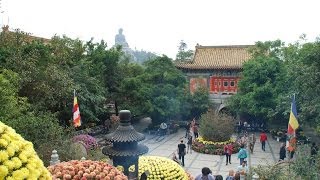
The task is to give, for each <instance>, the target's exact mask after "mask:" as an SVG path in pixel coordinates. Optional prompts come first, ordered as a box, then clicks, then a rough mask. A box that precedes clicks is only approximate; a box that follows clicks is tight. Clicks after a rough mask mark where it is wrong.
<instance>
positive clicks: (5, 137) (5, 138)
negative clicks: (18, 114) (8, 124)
mask: <svg viewBox="0 0 320 180" xmlns="http://www.w3.org/2000/svg"><path fill="white" fill-rule="evenodd" d="M1 138H2V139H4V140H6V141H7V142H9V143H10V142H11V138H10V136H9V135H8V134H3V135H2V136H1Z"/></svg>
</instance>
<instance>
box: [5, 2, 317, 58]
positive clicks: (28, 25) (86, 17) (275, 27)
mask: <svg viewBox="0 0 320 180" xmlns="http://www.w3.org/2000/svg"><path fill="white" fill-rule="evenodd" d="M1 6H2V7H1V10H2V11H4V12H3V13H1V14H0V15H1V18H0V20H1V22H0V24H1V25H3V24H8V19H9V25H10V27H11V28H19V29H21V30H23V31H26V32H30V33H32V34H33V35H36V36H41V37H46V38H50V37H52V36H53V35H54V34H57V35H62V34H65V35H67V36H69V37H72V38H80V39H82V40H85V41H87V40H89V39H90V38H91V37H94V39H95V40H101V39H104V40H106V41H107V43H108V46H109V47H111V46H112V45H113V44H114V36H115V35H116V34H117V33H118V29H119V28H123V29H124V32H123V33H124V35H125V36H126V40H127V42H128V43H129V46H130V47H131V48H132V49H134V48H137V49H139V50H140V49H144V50H148V51H152V52H156V53H158V54H166V55H168V56H169V57H172V58H174V57H175V55H176V53H177V49H178V45H179V42H180V40H184V41H185V42H186V43H187V44H188V46H189V48H190V49H194V46H195V45H196V44H197V43H199V44H200V45H210V46H214V45H238V44H253V43H254V42H256V41H266V40H275V39H281V40H284V41H285V42H294V41H296V40H297V39H298V38H299V36H300V35H301V34H302V33H305V34H307V39H308V40H311V41H313V40H314V39H315V37H317V36H319V35H320V23H319V19H320V10H319V8H320V1H319V0H303V1H302V0H299V1H298V0H90V1H89V0H2V5H1Z"/></svg>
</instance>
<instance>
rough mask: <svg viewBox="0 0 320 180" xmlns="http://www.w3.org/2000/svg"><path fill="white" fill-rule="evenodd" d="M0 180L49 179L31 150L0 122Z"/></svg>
mask: <svg viewBox="0 0 320 180" xmlns="http://www.w3.org/2000/svg"><path fill="white" fill-rule="evenodd" d="M0 179H9V180H10V179H12V180H15V179H34V180H36V179H51V175H50V173H49V171H48V170H47V169H46V168H45V167H44V165H43V162H42V161H41V159H40V158H39V157H38V155H37V153H36V152H35V150H34V149H33V144H32V143H31V142H29V141H26V140H25V139H23V138H22V137H21V136H20V135H19V134H17V133H16V132H15V130H14V129H12V128H11V127H9V126H7V125H5V124H3V123H2V122H0Z"/></svg>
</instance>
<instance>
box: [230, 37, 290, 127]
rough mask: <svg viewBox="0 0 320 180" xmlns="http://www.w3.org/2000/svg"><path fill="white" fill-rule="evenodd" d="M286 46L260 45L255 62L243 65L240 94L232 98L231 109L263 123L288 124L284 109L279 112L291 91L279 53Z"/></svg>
mask: <svg viewBox="0 0 320 180" xmlns="http://www.w3.org/2000/svg"><path fill="white" fill-rule="evenodd" d="M282 45H283V43H281V41H275V42H265V43H261V42H258V43H257V45H256V46H255V47H254V48H253V49H252V50H251V52H252V55H253V58H252V59H251V60H249V61H248V62H246V63H245V64H244V65H243V71H242V73H241V80H240V81H239V84H238V87H239V91H238V93H237V94H236V95H234V96H233V97H232V98H230V101H229V105H230V106H231V109H233V110H235V111H236V112H238V113H240V114H248V115H250V116H253V117H255V118H258V119H262V120H277V121H278V122H279V121H281V120H282V121H283V120H284V116H283V114H284V113H283V109H277V107H279V106H278V104H281V103H283V102H282V100H283V99H284V98H283V97H286V96H287V93H288V91H287V89H288V88H289V87H288V85H287V83H286V68H285V64H284V62H283V61H282V60H281V58H282V57H281V51H280V50H279V49H281V47H282ZM286 101H287V102H289V98H287V100H286ZM280 110H281V111H282V112H281V111H280Z"/></svg>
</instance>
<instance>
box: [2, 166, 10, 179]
mask: <svg viewBox="0 0 320 180" xmlns="http://www.w3.org/2000/svg"><path fill="white" fill-rule="evenodd" d="M8 172H9V170H8V168H7V167H6V166H4V165H0V179H4V177H6V176H7V174H8Z"/></svg>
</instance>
